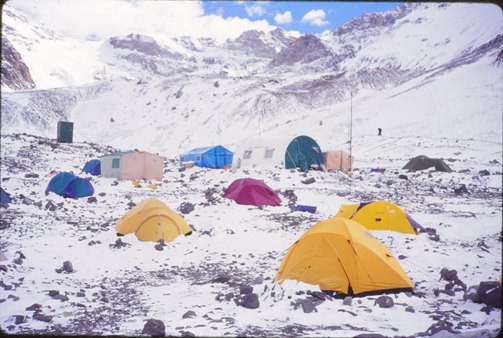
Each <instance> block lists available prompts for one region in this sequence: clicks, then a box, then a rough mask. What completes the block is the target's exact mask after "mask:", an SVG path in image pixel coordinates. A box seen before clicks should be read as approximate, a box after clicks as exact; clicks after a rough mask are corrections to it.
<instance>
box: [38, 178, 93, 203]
mask: <svg viewBox="0 0 503 338" xmlns="http://www.w3.org/2000/svg"><path fill="white" fill-rule="evenodd" d="M50 191H52V192H54V193H56V194H58V195H60V196H63V197H71V198H79V197H85V196H92V195H93V194H94V188H93V186H92V185H91V182H89V180H87V179H85V178H80V177H77V176H75V175H73V174H72V173H67V172H62V173H59V174H57V175H56V176H54V177H53V178H52V179H51V181H50V182H49V185H47V188H46V189H45V194H46V195H47V194H49V192H50Z"/></svg>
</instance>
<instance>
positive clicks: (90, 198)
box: [87, 196, 98, 203]
mask: <svg viewBox="0 0 503 338" xmlns="http://www.w3.org/2000/svg"><path fill="white" fill-rule="evenodd" d="M96 202H98V200H97V199H96V197H94V196H91V197H88V198H87V203H96Z"/></svg>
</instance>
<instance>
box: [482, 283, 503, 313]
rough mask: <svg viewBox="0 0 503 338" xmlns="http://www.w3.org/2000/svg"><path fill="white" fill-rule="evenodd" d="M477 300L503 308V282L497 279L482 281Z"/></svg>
mask: <svg viewBox="0 0 503 338" xmlns="http://www.w3.org/2000/svg"><path fill="white" fill-rule="evenodd" d="M477 302H478V303H483V304H486V305H489V306H492V307H495V308H499V309H501V284H500V283H499V282H497V281H487V282H480V284H479V287H478V290H477Z"/></svg>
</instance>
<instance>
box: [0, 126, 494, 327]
mask: <svg viewBox="0 0 503 338" xmlns="http://www.w3.org/2000/svg"><path fill="white" fill-rule="evenodd" d="M385 130H386V129H385ZM389 131H391V130H389ZM389 134H392V133H391V132H390V133H389ZM1 144H2V147H1V158H2V162H1V168H0V169H1V173H2V175H1V179H2V182H1V184H2V187H3V188H4V189H5V190H6V191H7V192H9V193H10V194H11V196H12V197H13V199H14V201H13V203H12V204H10V205H9V206H8V207H2V209H1V223H0V226H1V229H2V237H1V240H0V251H1V252H2V253H4V254H5V256H6V260H4V261H1V262H0V264H2V265H4V266H5V268H6V269H5V270H6V271H4V270H3V269H2V270H1V272H0V273H1V281H2V285H1V288H0V325H1V327H2V330H3V331H4V332H6V333H9V334H20V333H28V334H49V333H51V334H83V335H107V334H114V335H115V334H120V335H126V336H128V335H140V334H141V331H142V329H143V326H144V324H145V322H146V321H147V320H148V319H151V318H153V319H159V320H162V321H163V322H164V324H165V326H166V335H173V336H180V335H181V336H190V335H196V336H245V335H247V336H249V335H252V336H264V335H266V336H310V337H311V336H313V337H351V336H356V335H359V334H370V333H373V334H380V335H383V336H400V337H403V336H407V337H411V336H414V337H417V336H427V335H431V334H434V333H436V332H437V331H440V333H437V335H436V336H438V335H442V334H447V330H451V331H453V332H456V333H458V334H459V336H462V337H469V336H471V337H480V336H483V337H494V336H496V334H497V332H498V331H499V330H500V328H501V310H500V309H488V308H487V307H486V306H485V305H484V304H478V303H474V302H472V301H471V300H464V299H463V296H464V294H465V292H464V291H463V290H462V288H460V287H457V286H456V287H454V289H453V290H452V293H450V294H448V293H445V292H440V293H438V290H440V291H444V290H446V289H447V288H448V287H446V285H447V284H448V282H447V281H446V280H444V279H441V275H440V271H441V270H442V269H443V268H447V269H449V270H453V269H455V270H456V271H457V276H458V277H459V279H460V280H461V281H462V282H463V283H464V284H466V286H467V287H469V286H471V285H478V284H479V283H480V282H481V281H497V280H499V279H500V278H501V254H502V242H501V222H502V197H501V196H502V195H501V193H502V183H501V182H502V181H501V180H502V177H501V173H502V165H501V159H502V146H501V143H498V142H489V141H482V140H475V139H456V138H446V137H438V138H430V137H419V136H409V137H394V136H393V137H392V136H386V135H385V136H382V137H378V136H370V135H367V136H357V137H355V139H354V149H355V156H356V161H355V165H354V166H355V170H354V175H353V177H352V178H349V177H347V176H345V175H343V174H341V173H323V172H316V171H311V172H309V173H307V174H304V173H301V172H298V171H295V170H287V169H280V168H262V169H250V170H247V171H244V170H237V171H236V172H232V171H230V170H218V169H217V170H210V169H202V168H197V167H195V168H191V169H187V170H185V171H180V170H179V164H178V162H177V161H176V160H174V159H172V158H169V157H168V159H167V161H166V166H165V174H164V178H163V181H162V182H158V183H159V184H158V189H156V190H154V189H151V188H149V187H148V184H147V182H143V184H142V187H140V188H135V187H133V185H132V184H131V182H130V181H121V182H118V184H116V185H115V183H114V179H111V178H103V177H92V184H93V185H94V188H95V194H94V197H95V198H96V200H95V201H93V199H88V198H82V199H78V200H74V199H65V198H63V197H60V196H57V195H55V194H53V193H50V194H49V195H48V196H46V195H45V194H44V190H45V188H46V186H47V184H48V182H49V180H50V175H49V172H50V171H51V170H56V171H64V170H66V171H68V170H71V171H74V172H75V173H78V172H80V170H81V168H82V167H83V165H84V163H85V162H86V161H87V160H89V159H92V158H96V157H98V156H100V155H102V154H104V153H106V152H108V151H110V150H112V148H111V147H105V146H104V145H99V144H88V143H73V144H58V143H57V142H56V141H55V140H51V139H47V138H42V137H37V136H30V135H23V134H9V135H2V136H1ZM419 154H425V155H428V156H430V157H442V158H444V159H445V160H446V163H447V164H448V165H449V166H451V168H452V169H453V170H454V172H452V173H440V172H435V171H430V170H425V171H422V172H416V173H408V172H406V171H404V170H402V169H401V167H402V166H403V165H405V163H406V162H407V161H408V159H409V158H410V157H412V156H416V155H419ZM375 167H381V168H386V170H385V172H384V173H375V172H370V168H375ZM482 170H487V171H488V173H489V174H488V175H485V172H481V171H482ZM400 174H405V175H406V176H407V179H403V178H399V177H398V176H399V175H400ZM37 175H38V176H37ZM34 176H37V177H34ZM81 176H84V175H81ZM242 177H252V178H256V179H263V180H264V181H265V183H266V184H268V185H269V186H270V187H271V188H272V189H273V190H275V191H277V192H278V193H279V195H280V196H281V198H282V201H283V203H282V206H280V207H264V208H257V207H253V206H245V205H238V204H236V203H235V202H234V201H231V200H227V199H225V198H223V197H222V195H223V192H224V189H225V188H227V187H228V186H229V185H230V183H231V182H232V181H233V180H235V179H237V178H242ZM307 178H314V179H315V182H314V183H312V184H304V183H302V182H301V181H304V180H306V179H307ZM462 184H464V185H465V187H466V189H467V192H465V193H455V191H454V190H455V189H457V188H459V187H460V186H461V185H462ZM286 190H293V192H294V194H295V195H296V196H297V203H298V204H307V205H315V206H317V207H318V210H317V213H315V214H310V213H302V212H294V213H290V212H289V208H288V201H289V200H288V198H287V194H285V191H286ZM151 197H154V198H158V199H160V200H162V201H163V202H165V203H166V204H167V205H168V206H169V207H170V208H172V209H174V210H176V209H177V208H179V206H180V205H181V204H182V203H192V204H193V205H194V207H195V209H194V210H193V211H192V212H190V213H188V214H184V215H183V217H184V218H185V219H186V220H187V222H188V223H189V224H190V225H191V226H192V227H193V228H194V230H195V231H194V232H193V234H192V235H191V236H188V237H184V236H180V237H178V238H177V239H176V240H174V241H173V242H170V243H167V246H165V247H164V249H163V250H162V251H159V250H157V249H155V248H154V246H155V245H156V243H151V242H140V241H138V240H137V238H136V236H134V235H128V236H125V237H120V239H121V241H122V242H124V243H126V245H125V246H120V247H117V245H116V241H117V239H118V237H117V236H116V234H115V231H114V226H115V223H116V222H117V220H118V219H119V218H120V217H121V216H122V215H123V214H124V213H125V212H126V211H127V210H129V209H130V208H131V206H132V205H133V204H131V202H133V203H135V204H138V203H139V202H140V201H142V200H144V199H146V198H151ZM380 199H384V200H388V201H392V202H395V203H397V204H399V205H400V206H401V207H402V208H403V209H404V210H405V211H406V212H407V213H409V214H410V215H411V216H412V217H413V218H414V219H415V220H416V221H418V222H419V223H420V224H422V225H423V226H424V227H426V228H430V229H433V230H430V231H429V232H426V233H422V234H419V235H407V234H402V233H397V232H391V231H373V234H374V235H375V236H376V237H377V238H378V239H379V240H381V241H382V242H383V243H384V244H385V245H386V246H387V247H388V248H389V249H390V251H391V252H392V253H393V254H394V255H395V257H397V258H398V260H399V263H400V264H401V266H402V267H403V269H404V270H405V272H406V273H407V275H408V276H409V277H410V279H411V280H412V282H413V283H414V284H415V288H414V292H413V293H399V294H395V295H391V297H392V298H393V301H394V305H393V306H392V307H390V308H380V307H379V306H378V305H376V304H375V301H376V299H377V297H378V296H367V297H354V298H353V299H352V301H351V304H350V305H345V304H343V299H332V298H327V299H325V300H324V301H322V300H319V301H318V302H317V303H316V304H317V306H316V311H315V312H311V313H305V312H304V311H303V310H302V307H301V306H297V305H296V304H298V303H299V302H300V301H302V300H305V299H309V297H312V295H313V292H316V291H319V288H318V287H317V286H314V285H308V284H304V283H298V282H295V281H286V282H285V283H283V284H282V285H279V284H277V283H275V282H273V278H274V276H275V274H276V271H277V269H278V267H279V265H280V263H281V260H282V258H283V256H284V254H285V252H286V250H287V249H288V247H289V246H290V245H291V244H293V243H294V242H295V241H296V240H297V239H298V238H299V237H300V236H301V235H302V234H303V233H304V232H305V231H306V230H307V229H308V228H309V227H311V226H312V225H314V224H315V223H317V222H318V221H321V220H324V219H327V218H329V217H332V216H334V215H335V214H336V213H337V211H338V209H339V207H340V206H341V205H342V204H344V203H358V202H362V201H372V200H380ZM435 233H436V234H435ZM64 261H70V262H71V263H72V265H73V270H74V271H73V272H72V273H64V272H63V273H58V272H57V271H56V269H58V268H61V267H62V265H63V262H64ZM240 285H248V286H252V287H253V293H256V294H257V295H258V299H259V302H260V306H259V308H257V309H248V308H245V307H242V306H239V305H237V303H236V302H235V300H236V299H240V297H241V296H240ZM51 290H52V292H51ZM54 290H55V291H54ZM56 291H57V292H56ZM446 292H447V291H446ZM49 293H50V294H51V295H52V296H50V295H49ZM57 293H59V295H57ZM55 294H56V295H55ZM314 295H316V293H314ZM33 304H40V305H41V307H40V312H39V314H38V315H35V312H34V311H32V310H31V311H30V310H27V308H28V307H30V306H32V305H33ZM189 311H193V312H194V314H191V315H190V316H189V315H186V316H185V317H186V318H184V314H187V313H188V312H189ZM40 314H43V315H46V316H50V321H49V322H46V321H43V320H42V319H45V320H48V319H49V317H47V318H46V317H43V316H40ZM34 317H35V318H34ZM36 318H39V319H36ZM16 321H17V322H18V324H16ZM442 330H443V331H442ZM444 336H445V335H444Z"/></svg>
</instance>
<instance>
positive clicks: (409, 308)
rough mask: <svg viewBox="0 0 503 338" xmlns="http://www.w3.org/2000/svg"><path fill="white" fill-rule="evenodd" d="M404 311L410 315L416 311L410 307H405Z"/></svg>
mask: <svg viewBox="0 0 503 338" xmlns="http://www.w3.org/2000/svg"><path fill="white" fill-rule="evenodd" d="M405 311H407V312H412V313H415V312H416V310H414V308H413V307H412V306H407V307H406V308H405Z"/></svg>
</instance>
